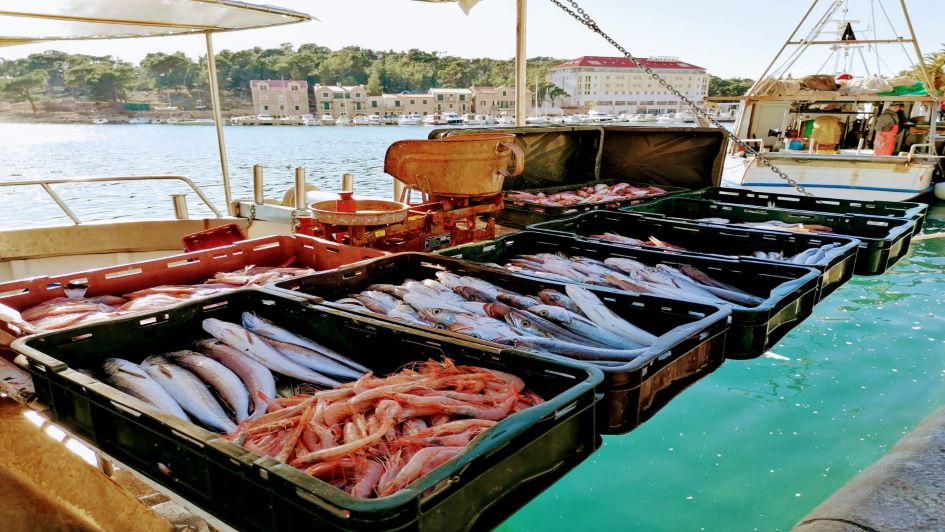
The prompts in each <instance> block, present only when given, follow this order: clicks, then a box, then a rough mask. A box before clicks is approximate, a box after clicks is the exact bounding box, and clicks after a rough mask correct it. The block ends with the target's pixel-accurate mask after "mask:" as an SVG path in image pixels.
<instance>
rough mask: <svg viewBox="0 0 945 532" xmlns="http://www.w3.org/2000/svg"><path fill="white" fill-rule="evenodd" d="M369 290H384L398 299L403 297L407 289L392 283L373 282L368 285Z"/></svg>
mask: <svg viewBox="0 0 945 532" xmlns="http://www.w3.org/2000/svg"><path fill="white" fill-rule="evenodd" d="M368 290H377V291H378V292H384V293H385V294H390V295H392V296H394V297H396V298H398V299H403V297H404V292H406V289H404V287H402V286H395V285H392V284H372V285H371V286H369V287H368Z"/></svg>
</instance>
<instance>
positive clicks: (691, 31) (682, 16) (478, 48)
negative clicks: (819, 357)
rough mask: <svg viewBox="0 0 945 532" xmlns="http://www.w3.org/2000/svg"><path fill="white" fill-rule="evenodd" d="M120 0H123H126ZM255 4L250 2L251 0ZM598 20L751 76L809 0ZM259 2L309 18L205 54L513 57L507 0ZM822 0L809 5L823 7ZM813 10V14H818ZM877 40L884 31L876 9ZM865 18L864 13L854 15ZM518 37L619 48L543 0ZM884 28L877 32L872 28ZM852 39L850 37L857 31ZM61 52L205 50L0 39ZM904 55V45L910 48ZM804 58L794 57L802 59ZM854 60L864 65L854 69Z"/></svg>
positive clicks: (577, 49) (589, 5)
mask: <svg viewBox="0 0 945 532" xmlns="http://www.w3.org/2000/svg"><path fill="white" fill-rule="evenodd" d="M127 1H132V0H127ZM251 1H253V2H258V1H259V0H251ZM848 1H849V2H850V3H851V8H852V9H854V10H857V9H859V10H861V11H859V12H858V16H857V17H851V18H857V19H858V20H862V21H863V23H864V24H866V23H869V22H870V20H871V16H870V7H869V6H870V2H871V0H848ZM578 2H579V4H580V5H581V7H583V8H584V10H585V11H586V12H587V13H588V14H589V15H591V16H592V17H593V18H595V19H596V20H597V21H598V23H599V24H600V26H601V28H602V29H604V30H605V31H607V32H608V33H610V34H611V35H612V36H613V37H614V38H615V39H616V41H617V42H619V43H620V44H622V45H623V46H624V47H625V48H627V49H628V50H629V51H630V52H631V53H633V54H635V55H638V56H641V57H649V56H675V57H679V58H680V59H681V60H683V61H686V62H689V63H693V64H696V65H699V66H702V67H704V68H706V69H708V71H709V72H710V73H711V74H714V75H717V76H720V77H725V78H728V77H748V78H756V77H758V76H759V75H760V74H761V72H762V71H763V70H764V69H765V67H766V66H767V65H768V63H769V62H770V61H771V59H772V58H773V57H774V54H776V53H777V52H778V50H779V48H780V47H781V45H782V44H783V41H784V40H785V39H786V38H787V36H788V35H789V34H790V32H791V31H792V30H793V29H794V27H795V26H796V25H797V23H798V22H799V21H800V19H801V17H802V16H803V14H804V12H805V11H806V10H807V8H808V7H809V6H810V2H808V1H807V0H578ZM271 3H273V4H274V5H278V6H279V7H284V8H287V9H292V10H296V11H301V12H303V13H308V14H311V15H312V16H314V17H317V18H318V19H319V20H318V21H312V22H308V23H303V24H295V25H289V26H283V27H278V28H270V29H259V30H248V31H243V32H234V33H227V34H218V35H216V36H215V37H214V46H215V47H216V49H217V51H219V50H222V49H231V50H238V49H244V48H250V47H253V46H261V47H264V48H265V47H276V46H278V45H280V44H282V43H293V44H294V45H296V46H297V45H299V44H302V43H310V42H311V43H317V44H319V45H322V46H327V47H328V48H331V49H333V50H336V49H339V48H341V47H344V46H351V45H354V46H360V47H363V48H371V49H375V50H396V51H403V50H408V49H411V48H418V49H421V50H425V51H431V52H432V51H436V52H442V53H444V54H447V55H456V56H460V57H466V58H473V57H490V58H496V59H510V58H512V57H513V56H514V54H515V2H514V1H513V0H482V1H481V2H480V3H479V4H478V5H476V6H475V7H474V8H473V9H472V11H471V12H470V14H469V15H464V14H463V12H462V10H460V8H459V6H457V5H456V4H451V3H442V4H437V3H427V2H416V1H410V0H344V1H337V0H333V1H325V0H272V1H271ZM826 3H827V2H821V4H826ZM884 4H885V5H886V9H887V11H888V12H889V13H890V16H891V18H892V19H893V26H894V27H895V29H896V32H895V33H896V34H898V35H905V34H907V30H906V26H905V23H904V22H903V19H902V18H901V15H899V14H898V13H897V12H896V11H897V10H898V4H899V2H898V1H896V0H885V2H884ZM907 4H908V6H909V10H910V14H911V15H912V19H913V24H914V26H915V31H916V34H917V37H918V41H919V43H920V45H922V47H923V52H925V53H929V52H932V51H937V50H940V49H941V48H943V46H945V45H943V42H945V0H907ZM822 11H823V8H821V7H818V8H817V10H816V11H815V13H816V14H820V13H821V12H822ZM873 13H874V14H875V16H876V17H877V20H878V21H879V23H878V24H877V25H876V27H877V28H878V31H879V34H878V35H877V36H878V37H879V38H883V36H884V35H883V34H884V32H885V36H886V37H890V36H892V30H889V29H888V28H889V25H888V24H887V23H886V22H885V21H884V20H883V19H882V17H881V12H880V11H879V9H878V8H876V9H875V10H874V11H873ZM862 15H865V16H862ZM527 28H528V31H527V44H526V50H527V55H528V56H529V57H535V56H549V57H558V58H562V59H571V58H575V57H579V56H582V55H604V56H615V55H619V53H618V52H617V51H616V50H615V49H614V48H613V47H612V46H611V45H610V44H608V43H607V42H605V41H604V40H603V39H602V38H601V37H600V36H598V35H596V34H594V33H592V32H591V31H590V30H588V29H587V28H585V27H584V26H582V25H579V24H578V23H577V22H576V21H574V20H573V19H571V18H570V17H569V16H568V15H567V14H565V13H564V12H563V11H561V10H560V8H558V7H556V6H555V5H554V4H552V3H551V2H550V1H548V0H528V8H527ZM884 30H885V31H884ZM861 38H862V37H861ZM822 48H823V49H821V50H818V51H816V53H815V52H810V53H809V54H806V55H805V56H804V60H802V62H800V63H798V65H797V66H796V68H795V72H792V74H794V75H795V76H797V75H803V74H807V73H813V72H816V71H817V70H818V69H819V68H820V67H821V66H822V65H824V64H827V65H828V68H827V70H832V66H831V65H833V61H832V60H831V59H828V56H829V52H828V51H827V50H826V47H822ZM51 49H55V50H63V51H66V52H70V53H85V54H90V55H114V56H117V57H119V58H121V59H124V60H127V61H131V62H134V63H137V62H138V61H140V60H141V58H143V57H144V56H145V54H147V53H149V52H166V53H173V52H176V51H183V52H184V53H186V54H187V55H189V56H191V57H194V58H196V57H197V56H199V55H200V54H203V53H204V52H205V44H204V39H203V37H202V36H178V37H163V38H149V39H123V40H111V41H85V42H72V43H68V42H59V43H51V44H32V45H26V46H13V47H7V48H0V58H4V59H12V58H18V57H24V56H26V55H29V54H31V53H35V52H39V51H42V50H51ZM909 52H910V53H911V52H912V50H911V49H910V50H909ZM863 53H864V56H863V58H860V57H853V59H854V60H855V66H856V67H857V69H858V71H857V72H854V73H855V74H860V75H862V74H864V73H866V70H865V69H866V68H869V73H874V72H875V71H876V70H877V68H878V69H879V70H880V71H882V72H883V73H884V74H888V73H889V72H890V71H891V72H898V71H899V70H901V69H903V68H907V67H909V66H910V65H909V64H908V62H907V57H906V55H905V54H904V53H903V51H902V49H901V48H899V45H891V46H888V45H887V46H885V47H883V48H881V57H882V58H883V61H884V62H885V63H883V62H879V63H878V62H877V61H876V59H875V54H874V53H873V51H872V50H863ZM805 61H806V62H805ZM864 63H865V65H866V66H864Z"/></svg>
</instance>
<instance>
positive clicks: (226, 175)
mask: <svg viewBox="0 0 945 532" xmlns="http://www.w3.org/2000/svg"><path fill="white" fill-rule="evenodd" d="M204 35H205V36H206V37H207V73H208V74H209V77H210V104H211V105H212V106H213V125H214V126H215V127H216V129H217V148H218V149H219V151H220V172H221V173H222V175H223V197H224V198H225V199H226V212H227V214H229V215H230V216H236V211H235V210H234V208H233V197H232V195H231V193H230V168H229V166H228V165H227V162H226V142H225V141H224V140H223V109H222V108H221V107H222V100H221V99H220V84H219V82H218V81H217V60H216V58H215V57H214V55H213V37H212V33H211V32H209V31H208V32H206V33H205V34H204Z"/></svg>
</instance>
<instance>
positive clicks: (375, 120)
mask: <svg viewBox="0 0 945 532" xmlns="http://www.w3.org/2000/svg"><path fill="white" fill-rule="evenodd" d="M367 121H368V124H370V125H372V126H382V125H384V119H383V118H381V115H379V114H377V113H374V114H372V115H370V116H368V117H367Z"/></svg>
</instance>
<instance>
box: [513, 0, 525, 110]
mask: <svg viewBox="0 0 945 532" xmlns="http://www.w3.org/2000/svg"><path fill="white" fill-rule="evenodd" d="M525 1H526V0H515V127H522V126H524V125H525V112H526V110H527V109H528V97H527V96H526V95H525V89H526V85H525V83H527V82H526V80H525V66H526V64H525V63H526V58H525Z"/></svg>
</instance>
